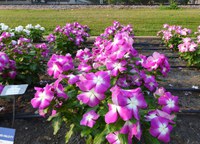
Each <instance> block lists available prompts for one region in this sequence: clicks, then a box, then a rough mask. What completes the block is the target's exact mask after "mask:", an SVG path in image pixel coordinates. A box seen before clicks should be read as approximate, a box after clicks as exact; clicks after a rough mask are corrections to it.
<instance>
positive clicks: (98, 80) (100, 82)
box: [94, 76, 103, 85]
mask: <svg viewBox="0 0 200 144" xmlns="http://www.w3.org/2000/svg"><path fill="white" fill-rule="evenodd" d="M94 83H95V84H96V85H100V84H102V83H103V79H102V77H100V76H98V77H95V78H94Z"/></svg>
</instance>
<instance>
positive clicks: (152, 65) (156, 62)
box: [145, 52, 165, 71]
mask: <svg viewBox="0 0 200 144" xmlns="http://www.w3.org/2000/svg"><path fill="white" fill-rule="evenodd" d="M164 59H165V56H164V55H163V54H160V53H158V52H154V53H153V54H152V56H149V57H148V58H147V59H146V61H145V68H147V69H148V70H149V71H152V70H156V69H157V68H158V67H159V66H160V65H161V64H162V62H163V60H164Z"/></svg>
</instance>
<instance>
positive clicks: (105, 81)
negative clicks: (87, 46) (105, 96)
mask: <svg viewBox="0 0 200 144" xmlns="http://www.w3.org/2000/svg"><path fill="white" fill-rule="evenodd" d="M78 86H79V88H80V89H81V87H85V88H86V89H87V90H91V89H92V88H94V91H95V92H97V93H104V92H106V91H107V90H108V88H110V76H109V75H108V72H105V71H98V72H96V73H88V74H86V75H85V80H83V81H81V82H80V83H79V85H78Z"/></svg>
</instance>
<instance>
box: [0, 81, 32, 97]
mask: <svg viewBox="0 0 200 144" xmlns="http://www.w3.org/2000/svg"><path fill="white" fill-rule="evenodd" d="M27 87H28V84H22V85H7V86H5V87H4V89H3V91H2V92H1V95H0V96H9V95H21V94H24V93H25V91H26V89H27Z"/></svg>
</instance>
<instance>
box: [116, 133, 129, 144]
mask: <svg viewBox="0 0 200 144" xmlns="http://www.w3.org/2000/svg"><path fill="white" fill-rule="evenodd" d="M118 137H119V140H120V142H121V143H122V144H128V137H127V135H126V134H119V135H118Z"/></svg>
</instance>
